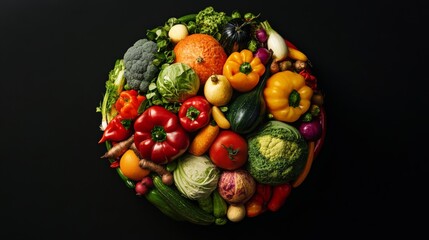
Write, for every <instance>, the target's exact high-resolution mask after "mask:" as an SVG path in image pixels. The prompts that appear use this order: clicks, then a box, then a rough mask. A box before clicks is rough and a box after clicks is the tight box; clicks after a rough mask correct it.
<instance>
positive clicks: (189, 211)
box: [153, 175, 215, 225]
mask: <svg viewBox="0 0 429 240" xmlns="http://www.w3.org/2000/svg"><path fill="white" fill-rule="evenodd" d="M153 184H154V187H155V188H157V189H158V190H159V193H160V194H161V196H162V197H163V199H164V201H165V202H166V203H167V204H168V205H169V206H170V207H171V208H172V209H174V210H175V211H176V212H177V213H178V214H179V215H180V216H181V217H183V218H184V219H185V220H187V221H188V222H191V223H194V224H198V225H210V224H213V223H214V221H215V217H214V216H213V215H212V214H210V213H208V212H206V211H204V210H203V209H201V208H200V207H199V206H198V205H197V204H196V203H195V202H193V201H192V200H190V199H189V198H186V197H184V196H183V195H182V194H181V193H180V192H179V191H178V190H177V189H176V188H174V186H169V185H166V184H164V183H163V182H162V179H161V177H160V176H158V175H156V176H154V177H153Z"/></svg>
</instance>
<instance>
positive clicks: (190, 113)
mask: <svg viewBox="0 0 429 240" xmlns="http://www.w3.org/2000/svg"><path fill="white" fill-rule="evenodd" d="M199 115H200V111H199V110H198V109H197V108H195V107H194V106H190V107H189V108H188V110H187V111H186V117H187V118H189V119H191V120H192V121H195V119H197V118H198V116H199Z"/></svg>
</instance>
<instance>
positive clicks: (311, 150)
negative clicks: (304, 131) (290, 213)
mask: <svg viewBox="0 0 429 240" xmlns="http://www.w3.org/2000/svg"><path fill="white" fill-rule="evenodd" d="M314 146H315V142H314V141H311V142H308V157H307V163H306V164H305V167H304V170H302V172H301V173H300V174H299V175H298V177H297V178H296V179H295V181H294V182H293V183H292V187H294V188H296V187H298V186H299V185H301V183H302V182H303V181H304V180H305V178H306V177H307V175H308V173H309V172H310V168H311V165H312V164H313V159H314Z"/></svg>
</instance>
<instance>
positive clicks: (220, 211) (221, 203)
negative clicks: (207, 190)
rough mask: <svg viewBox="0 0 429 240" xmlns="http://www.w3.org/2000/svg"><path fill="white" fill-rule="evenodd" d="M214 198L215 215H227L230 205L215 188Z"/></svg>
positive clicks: (218, 216) (219, 216)
mask: <svg viewBox="0 0 429 240" xmlns="http://www.w3.org/2000/svg"><path fill="white" fill-rule="evenodd" d="M212 198H213V215H214V216H215V217H216V218H222V217H225V216H226V212H227V211H228V205H227V203H226V201H225V199H223V198H222V197H221V196H220V194H219V192H218V191H217V190H214V191H213V193H212Z"/></svg>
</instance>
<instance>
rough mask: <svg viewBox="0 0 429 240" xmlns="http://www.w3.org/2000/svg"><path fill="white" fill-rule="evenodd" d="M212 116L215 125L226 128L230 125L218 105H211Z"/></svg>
mask: <svg viewBox="0 0 429 240" xmlns="http://www.w3.org/2000/svg"><path fill="white" fill-rule="evenodd" d="M212 116H213V119H214V120H215V122H216V123H217V125H219V127H220V128H222V129H228V128H230V127H231V123H230V122H229V121H228V119H227V118H226V117H225V114H223V112H222V111H221V110H220V108H219V107H218V106H212Z"/></svg>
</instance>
